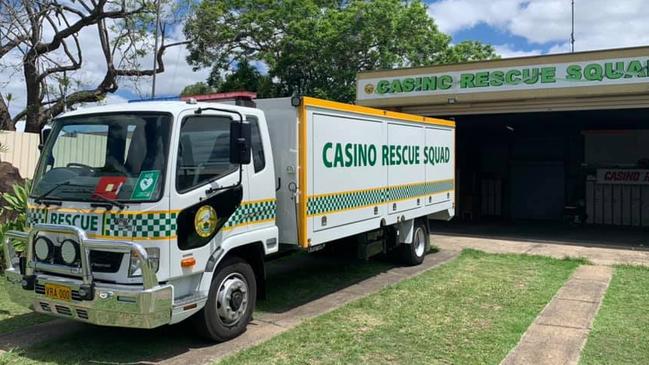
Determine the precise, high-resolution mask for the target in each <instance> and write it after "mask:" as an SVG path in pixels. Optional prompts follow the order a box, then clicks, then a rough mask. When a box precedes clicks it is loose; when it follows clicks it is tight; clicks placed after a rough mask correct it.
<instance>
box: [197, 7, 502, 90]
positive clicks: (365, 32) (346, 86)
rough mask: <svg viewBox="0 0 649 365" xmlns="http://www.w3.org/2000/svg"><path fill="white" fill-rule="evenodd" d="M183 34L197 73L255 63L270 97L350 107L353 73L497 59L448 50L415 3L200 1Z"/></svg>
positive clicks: (462, 47) (480, 49) (461, 48)
mask: <svg viewBox="0 0 649 365" xmlns="http://www.w3.org/2000/svg"><path fill="white" fill-rule="evenodd" d="M185 35H186V36H187V37H190V38H192V39H193V41H192V43H191V44H189V46H188V48H189V51H190V54H189V56H188V62H189V63H190V64H192V65H194V66H195V67H197V68H198V67H213V73H214V72H216V73H222V72H226V71H227V70H229V69H230V68H231V66H232V65H233V64H234V63H237V62H240V61H241V60H252V61H261V62H263V63H265V64H266V65H267V66H268V70H269V71H268V74H269V75H268V76H269V78H270V79H271V80H273V81H274V82H275V85H274V88H275V91H274V93H275V94H278V95H284V96H287V95H292V94H294V93H295V94H303V95H305V94H308V95H312V96H319V97H324V98H330V99H335V100H340V101H353V100H354V97H355V78H356V73H357V72H359V71H366V70H375V69H391V68H395V67H412V66H422V65H431V64H439V63H447V62H459V61H466V60H478V59H489V58H494V57H496V55H495V53H494V49H493V47H491V46H488V45H483V44H480V43H478V42H463V43H459V44H457V45H455V46H453V45H451V44H450V42H451V38H450V37H449V36H448V35H445V34H443V33H441V32H440V31H439V30H438V29H437V26H436V25H435V23H434V21H433V20H432V19H431V18H430V17H429V16H428V14H427V11H426V5H425V4H424V3H423V2H422V1H417V0H416V1H401V0H374V1H364V0H349V1H333V0H288V1H279V0H264V1H259V0H202V2H201V3H200V5H199V6H198V8H197V11H196V12H195V13H194V15H193V16H192V17H190V19H189V20H188V22H187V23H186V25H185Z"/></svg>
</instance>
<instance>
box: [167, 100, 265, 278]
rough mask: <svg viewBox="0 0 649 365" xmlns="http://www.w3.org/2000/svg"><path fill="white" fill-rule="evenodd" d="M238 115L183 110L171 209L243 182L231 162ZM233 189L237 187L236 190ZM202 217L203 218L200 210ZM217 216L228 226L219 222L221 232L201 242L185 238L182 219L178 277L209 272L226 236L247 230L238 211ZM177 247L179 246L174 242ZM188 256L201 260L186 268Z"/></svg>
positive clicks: (173, 264) (174, 261)
mask: <svg viewBox="0 0 649 365" xmlns="http://www.w3.org/2000/svg"><path fill="white" fill-rule="evenodd" d="M233 118H234V119H235V120H236V119H238V116H235V115H234V114H226V113H225V112H219V113H216V112H212V111H203V113H201V114H194V113H193V112H191V111H190V112H186V113H184V114H181V116H180V121H181V122H180V123H179V126H178V127H177V128H179V130H178V133H176V138H175V146H176V149H175V152H176V153H175V156H174V157H172V159H171V163H172V164H173V171H174V174H173V175H172V184H171V189H170V191H171V194H170V197H171V210H173V211H177V212H178V215H179V217H180V216H181V215H182V212H183V210H185V209H190V208H192V207H196V206H197V205H199V204H200V203H201V202H204V201H205V200H204V199H205V198H206V196H208V195H212V194H214V192H215V189H223V188H226V187H230V186H234V185H236V184H237V182H238V181H239V178H240V174H239V168H240V167H239V165H234V164H231V163H230V152H229V151H230V149H229V148H230V145H229V140H230V124H231V122H232V120H233ZM250 166H252V164H250V165H244V166H242V167H241V168H243V173H242V174H241V179H242V181H241V187H242V189H243V192H242V196H241V199H240V201H239V202H234V203H236V204H237V205H238V204H241V203H242V202H245V201H247V200H249V191H248V186H249V184H248V171H247V170H248V169H249V167H250ZM219 191H225V190H219ZM230 191H232V190H231V189H230ZM217 199H218V198H217ZM227 200H228V199H225V198H224V199H222V201H223V204H233V202H231V201H227ZM217 204H221V200H218V201H217ZM217 208H218V207H217ZM217 211H218V209H217ZM237 211H238V210H237ZM208 214H209V213H208ZM196 215H197V216H198V213H197V214H196ZM214 215H215V216H214V217H213V218H214V221H215V222H219V223H224V224H225V225H221V224H219V226H221V228H219V229H218V231H217V232H218V233H216V235H215V236H212V235H208V237H211V238H210V239H209V240H208V239H206V240H198V241H196V240H194V241H191V240H186V239H184V238H183V237H184V236H181V234H180V233H181V229H182V228H181V227H180V225H181V224H182V223H181V218H179V223H178V224H179V236H178V238H177V239H176V242H175V245H176V247H175V248H173V247H172V250H171V252H172V254H171V259H170V271H171V276H172V277H177V276H181V275H189V274H191V273H193V272H201V271H203V270H204V268H205V266H206V264H207V260H208V259H209V257H210V254H211V253H212V252H214V250H216V249H217V248H218V247H219V245H220V243H221V242H222V240H223V239H224V236H227V235H230V234H232V233H233V231H234V230H235V229H236V232H237V233H238V232H242V231H245V230H247V226H246V225H236V224H234V223H232V222H231V221H232V220H233V219H235V218H236V217H235V216H236V215H237V213H234V214H233V215H230V216H227V217H223V216H220V213H218V212H216V214H214ZM223 220H226V222H223ZM187 224H189V225H193V224H194V221H193V220H192V219H190V220H188V222H187ZM196 224H198V223H196ZM190 228H191V229H193V228H194V227H190ZM172 245H174V243H173V242H172ZM174 252H175V253H176V257H174ZM188 257H193V258H194V259H195V260H196V264H195V265H193V266H191V267H185V268H183V267H182V266H181V263H180V262H181V260H182V259H184V258H188Z"/></svg>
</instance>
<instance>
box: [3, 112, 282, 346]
mask: <svg viewBox="0 0 649 365" xmlns="http://www.w3.org/2000/svg"><path fill="white" fill-rule="evenodd" d="M234 134H236V135H234ZM275 185H276V182H275V177H274V168H273V159H272V150H271V146H270V140H269V136H268V128H267V126H266V120H265V118H264V114H263V113H262V112H261V111H260V110H259V109H255V108H246V107H240V106H235V105H225V104H209V103H201V104H200V105H198V104H196V103H185V102H146V103H131V104H123V105H118V106H103V107H97V108H88V109H81V110H77V111H73V112H69V113H66V114H65V115H63V116H61V117H59V118H57V119H56V120H55V121H54V122H53V124H52V128H51V130H50V131H49V136H48V137H47V138H46V140H45V141H44V143H43V145H42V151H41V158H40V161H39V164H38V167H37V171H36V173H35V177H34V181H33V189H32V191H31V195H30V198H29V206H28V221H29V224H30V226H31V230H30V232H27V233H22V232H11V233H10V234H9V235H8V236H7V239H8V240H10V241H11V240H23V241H25V242H26V243H27V244H26V251H25V253H24V255H22V256H20V257H19V256H18V255H17V254H16V253H15V252H13V250H12V245H11V244H8V245H6V247H7V250H8V252H7V255H6V257H7V260H8V262H7V264H8V265H7V266H8V269H7V271H6V277H7V280H9V282H10V284H12V285H10V290H11V294H12V297H13V298H14V300H17V301H19V302H21V303H23V304H25V305H27V306H30V307H32V308H33V309H34V310H35V311H37V312H43V313H48V314H53V315H57V316H62V317H66V318H72V319H77V320H81V321H85V322H90V323H94V324H99V325H109V326H124V327H139V328H153V327H157V326H160V325H164V324H169V323H176V322H179V321H181V320H183V319H186V318H188V317H190V316H192V315H194V314H196V312H198V311H202V312H203V313H202V317H203V318H201V319H197V320H196V322H197V323H199V324H200V323H203V325H202V326H200V325H199V327H200V328H199V329H200V330H202V332H203V333H204V334H206V335H207V336H208V337H210V338H213V339H216V340H226V339H228V338H231V337H233V336H235V335H237V334H238V333H240V332H242V330H243V329H245V325H246V324H247V322H248V320H249V318H250V316H251V312H252V309H253V308H254V305H255V298H256V294H257V292H258V291H259V292H261V290H262V289H263V287H262V286H263V277H264V269H263V259H264V256H266V255H268V254H271V253H273V252H276V251H277V250H278V237H277V235H278V230H277V227H276V225H275V222H274V221H275ZM215 272H216V273H217V275H216V276H218V274H220V275H221V276H222V277H219V278H218V280H219V283H218V284H215V285H213V281H214V279H217V278H215ZM257 283H259V284H260V285H257ZM210 292H211V294H212V296H211V297H212V299H211V300H210V301H209V303H208V298H210ZM206 303H208V304H209V306H208V307H206ZM242 326H243V327H242Z"/></svg>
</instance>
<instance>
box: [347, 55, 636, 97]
mask: <svg viewBox="0 0 649 365" xmlns="http://www.w3.org/2000/svg"><path fill="white" fill-rule="evenodd" d="M648 78H649V57H642V58H626V59H614V60H601V61H594V62H581V63H561V64H554V65H530V66H522V67H511V68H493V69H483V70H475V71H454V72H447V73H438V74H429V75H413V76H411V77H395V78H385V79H362V80H359V90H358V99H361V100H362V99H372V98H380V97H387V96H407V95H408V94H413V93H414V94H417V95H422V94H424V93H426V94H428V93H432V94H435V93H437V94H449V93H462V92H481V91H507V90H529V89H542V88H553V87H554V88H556V87H574V86H594V85H606V84H631V83H639V82H647V81H649V80H648Z"/></svg>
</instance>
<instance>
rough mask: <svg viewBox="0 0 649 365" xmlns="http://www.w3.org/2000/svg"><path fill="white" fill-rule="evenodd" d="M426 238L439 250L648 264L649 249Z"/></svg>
mask: <svg viewBox="0 0 649 365" xmlns="http://www.w3.org/2000/svg"><path fill="white" fill-rule="evenodd" d="M430 242H431V244H433V245H435V246H437V247H439V248H440V249H443V250H456V251H461V250H463V249H465V248H473V249H476V250H481V251H484V252H489V253H518V254H529V255H540V256H550V257H555V258H564V257H583V258H586V259H588V260H589V261H590V262H591V263H593V264H595V265H617V264H629V265H644V266H649V251H633V250H621V249H609V248H597V247H583V246H574V245H562V244H552V243H534V242H524V241H507V240H495V239H488V238H477V237H463V236H453V235H431V241H430ZM648 243H649V242H648Z"/></svg>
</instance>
